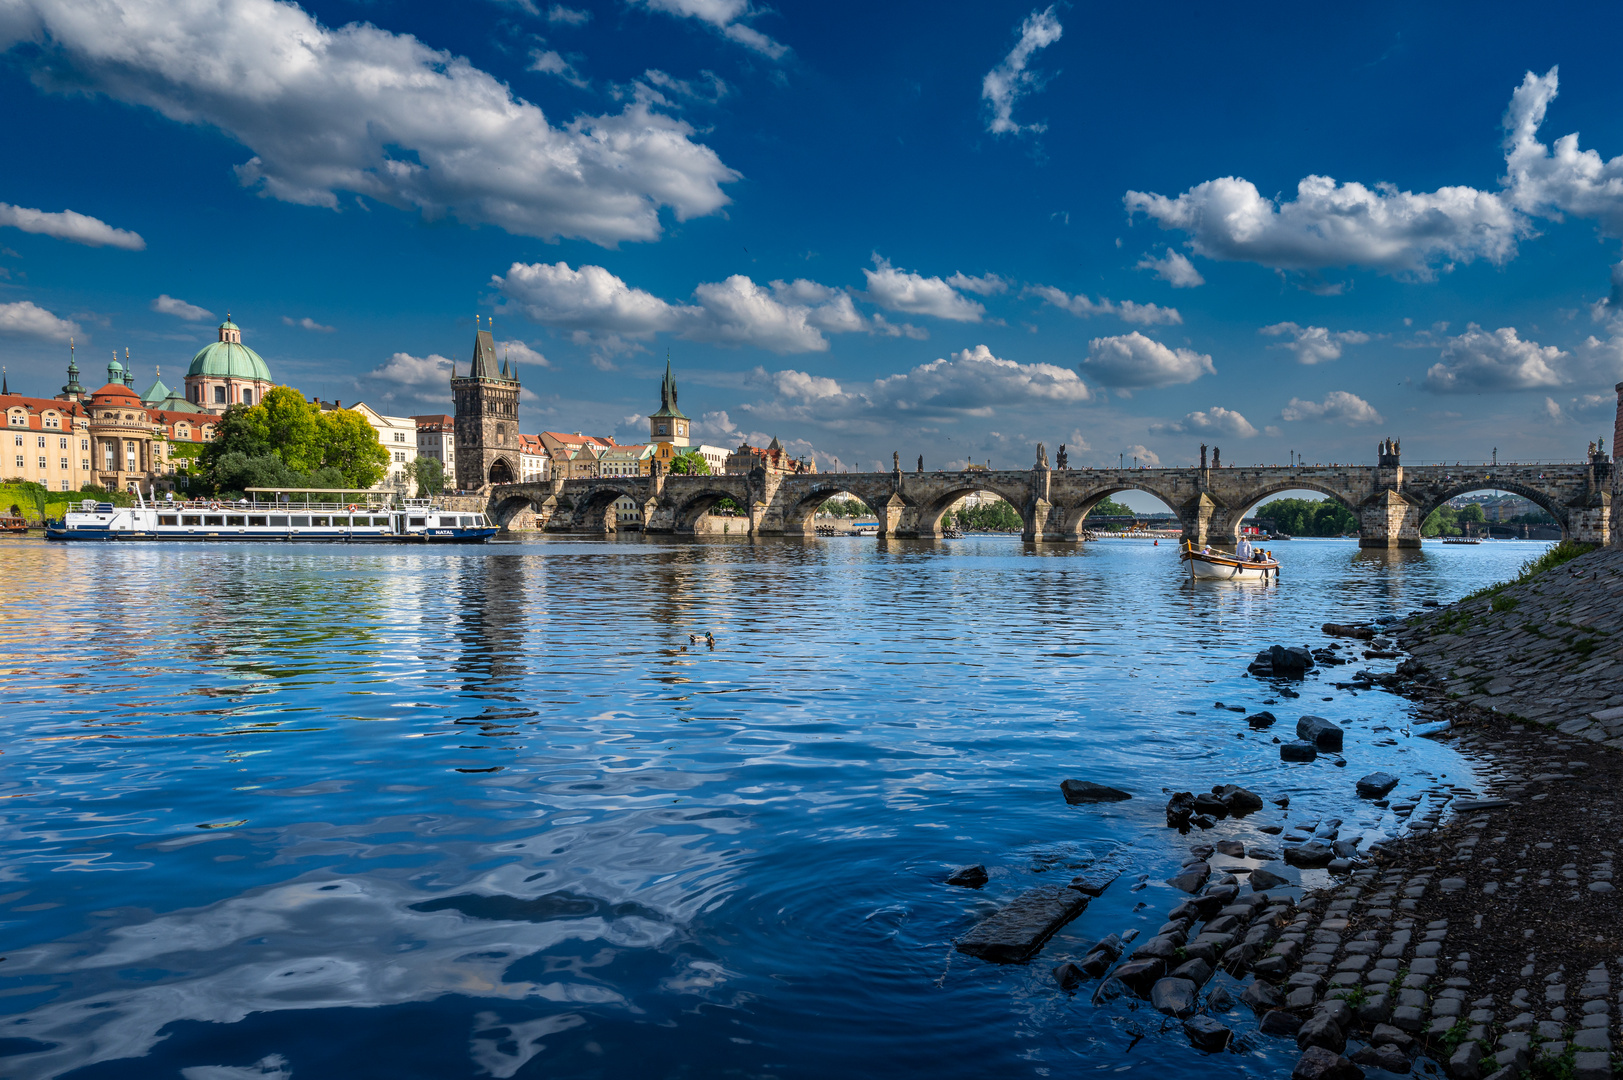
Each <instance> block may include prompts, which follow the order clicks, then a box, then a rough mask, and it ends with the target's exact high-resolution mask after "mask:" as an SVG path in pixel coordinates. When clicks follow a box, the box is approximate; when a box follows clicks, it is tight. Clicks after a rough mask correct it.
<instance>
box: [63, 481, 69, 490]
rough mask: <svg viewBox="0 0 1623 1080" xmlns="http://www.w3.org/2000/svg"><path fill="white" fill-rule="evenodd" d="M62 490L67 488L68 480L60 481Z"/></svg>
mask: <svg viewBox="0 0 1623 1080" xmlns="http://www.w3.org/2000/svg"><path fill="white" fill-rule="evenodd" d="M62 490H63V491H66V490H68V482H67V481H66V480H64V481H62Z"/></svg>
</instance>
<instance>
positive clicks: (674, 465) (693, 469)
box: [671, 450, 710, 476]
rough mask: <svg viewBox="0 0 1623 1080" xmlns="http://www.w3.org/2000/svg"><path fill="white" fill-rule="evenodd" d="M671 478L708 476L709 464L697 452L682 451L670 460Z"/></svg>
mask: <svg viewBox="0 0 1623 1080" xmlns="http://www.w3.org/2000/svg"><path fill="white" fill-rule="evenodd" d="M671 475H673V476H709V475H710V463H709V462H708V461H706V460H705V459H704V458H703V456H701V455H700V453H699V452H698V451H697V450H684V451H683V452H682V453H680V454H677V455H676V456H675V457H673V458H671Z"/></svg>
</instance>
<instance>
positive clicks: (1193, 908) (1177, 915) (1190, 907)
mask: <svg viewBox="0 0 1623 1080" xmlns="http://www.w3.org/2000/svg"><path fill="white" fill-rule="evenodd" d="M1167 918H1169V919H1198V918H1200V905H1199V904H1198V903H1196V902H1195V901H1193V900H1185V901H1184V902H1183V903H1181V904H1179V905H1178V906H1177V907H1175V908H1173V909H1172V910H1171V911H1169V912H1167Z"/></svg>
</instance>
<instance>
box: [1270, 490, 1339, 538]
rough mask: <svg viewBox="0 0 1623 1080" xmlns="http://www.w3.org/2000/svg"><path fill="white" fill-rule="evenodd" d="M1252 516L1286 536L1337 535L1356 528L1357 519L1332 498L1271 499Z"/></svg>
mask: <svg viewBox="0 0 1623 1080" xmlns="http://www.w3.org/2000/svg"><path fill="white" fill-rule="evenodd" d="M1256 516H1257V518H1258V520H1260V521H1271V522H1273V527H1274V530H1275V531H1276V532H1282V533H1285V534H1286V535H1287V536H1340V535H1342V534H1343V533H1347V532H1353V531H1355V530H1356V529H1357V528H1358V518H1357V517H1356V516H1355V515H1354V514H1353V512H1352V511H1351V510H1348V509H1347V508H1346V507H1345V506H1343V505H1341V504H1340V503H1339V502H1337V501H1335V500H1334V499H1275V500H1273V501H1272V502H1270V503H1268V504H1267V505H1265V506H1262V507H1259V508H1258V509H1257V510H1256Z"/></svg>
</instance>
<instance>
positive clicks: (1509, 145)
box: [1505, 68, 1623, 237]
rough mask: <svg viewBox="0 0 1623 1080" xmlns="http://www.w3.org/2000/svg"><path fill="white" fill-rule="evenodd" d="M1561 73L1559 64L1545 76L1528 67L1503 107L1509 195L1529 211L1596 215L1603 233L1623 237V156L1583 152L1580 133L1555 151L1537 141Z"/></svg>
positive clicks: (1545, 214) (1562, 140) (1566, 138)
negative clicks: (1604, 157) (1604, 159)
mask: <svg viewBox="0 0 1623 1080" xmlns="http://www.w3.org/2000/svg"><path fill="white" fill-rule="evenodd" d="M1558 76H1559V69H1558V68H1551V69H1550V70H1549V71H1548V72H1546V73H1545V74H1544V75H1542V76H1540V75H1534V74H1533V73H1532V72H1531V71H1529V72H1528V73H1527V74H1526V75H1525V76H1524V77H1523V78H1522V84H1521V85H1520V86H1518V87H1517V88H1516V91H1515V93H1514V94H1512V95H1511V98H1510V108H1509V109H1507V110H1506V111H1505V167H1506V169H1507V171H1508V176H1507V177H1506V180H1507V183H1508V188H1509V194H1510V199H1511V201H1512V202H1513V203H1514V204H1515V205H1516V207H1517V209H1519V210H1522V211H1524V212H1525V213H1529V214H1536V215H1539V216H1543V217H1551V218H1555V219H1557V220H1559V219H1560V217H1561V215H1563V214H1571V215H1573V216H1574V217H1580V218H1588V219H1593V220H1594V221H1596V222H1598V223H1599V224H1600V228H1601V232H1602V233H1604V234H1605V235H1607V236H1612V237H1623V155H1620V156H1618V157H1614V158H1612V159H1611V160H1610V161H1603V160H1602V159H1601V156H1600V155H1599V154H1597V153H1596V152H1595V151H1593V150H1580V149H1578V134H1577V132H1573V133H1572V134H1570V135H1563V136H1562V137H1561V138H1559V139H1557V140H1556V141H1555V147H1554V149H1551V148H1550V147H1547V146H1545V145H1544V144H1543V143H1542V142H1540V141H1539V140H1538V129H1539V128H1541V127H1542V126H1544V115H1545V113H1546V111H1547V110H1548V109H1549V107H1550V102H1552V101H1554V100H1555V96H1556V90H1557V87H1558V85H1559V78H1558Z"/></svg>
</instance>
